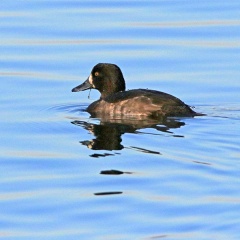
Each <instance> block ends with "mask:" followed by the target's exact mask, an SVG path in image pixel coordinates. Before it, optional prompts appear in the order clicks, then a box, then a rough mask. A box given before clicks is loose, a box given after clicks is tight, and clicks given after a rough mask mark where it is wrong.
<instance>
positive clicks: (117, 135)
mask: <svg viewBox="0 0 240 240" xmlns="http://www.w3.org/2000/svg"><path fill="white" fill-rule="evenodd" d="M72 124H74V125H77V126H81V127H83V128H85V129H86V130H88V131H89V132H91V133H92V134H93V135H94V136H95V138H94V139H92V140H85V141H81V142H80V143H81V144H82V145H85V146H87V147H88V148H90V149H93V150H121V149H123V148H124V146H123V145H122V138H121V136H122V135H123V134H124V133H138V131H137V130H139V129H143V128H154V129H156V130H157V131H161V132H167V133H172V132H171V131H170V129H171V128H179V127H181V126H184V125H185V123H184V122H182V121H179V120H177V119H173V118H164V119H161V120H155V119H141V120H138V119H101V122H100V124H94V123H90V122H86V121H79V120H75V121H73V122H72ZM173 136H174V135H173ZM177 137H182V136H179V135H177ZM130 148H131V149H135V150H137V151H141V152H147V153H152V154H160V152H155V151H151V150H147V149H143V148H138V147H130ZM109 155H111V154H109V153H106V154H93V155H91V156H92V157H106V156H109Z"/></svg>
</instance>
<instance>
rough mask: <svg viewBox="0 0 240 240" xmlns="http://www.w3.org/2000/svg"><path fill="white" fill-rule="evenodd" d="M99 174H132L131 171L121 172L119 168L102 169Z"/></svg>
mask: <svg viewBox="0 0 240 240" xmlns="http://www.w3.org/2000/svg"><path fill="white" fill-rule="evenodd" d="M100 174H105V175H121V174H132V172H122V171H119V170H113V169H112V170H103V171H101V172H100Z"/></svg>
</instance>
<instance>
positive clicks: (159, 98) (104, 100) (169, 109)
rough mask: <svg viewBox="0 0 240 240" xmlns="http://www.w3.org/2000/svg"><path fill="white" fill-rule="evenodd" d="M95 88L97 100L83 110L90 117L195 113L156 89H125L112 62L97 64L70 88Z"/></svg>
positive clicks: (119, 70) (75, 89)
mask: <svg viewBox="0 0 240 240" xmlns="http://www.w3.org/2000/svg"><path fill="white" fill-rule="evenodd" d="M90 88H95V89H97V90H98V91H99V92H100V93H101V97H100V99H99V100H97V101H95V102H93V103H92V104H90V105H89V106H88V108H87V111H88V112H89V113H90V114H91V115H92V116H94V117H101V116H102V117H103V116H118V117H123V116H127V117H139V116H142V117H153V118H159V117H168V116H172V117H193V116H197V115H201V114H198V113H196V112H194V111H193V110H192V109H191V108H190V107H189V106H188V105H186V104H185V103H184V102H182V101H181V100H180V99H178V98H176V97H174V96H172V95H170V94H167V93H164V92H160V91H156V90H148V89H135V90H128V91H125V81H124V78H123V74H122V72H121V69H120V68H119V67H118V66H117V65H115V64H109V63H99V64H97V65H96V66H95V67H94V68H93V69H92V72H91V74H90V76H89V77H88V79H87V80H86V81H85V82H84V83H82V84H81V85H79V86H77V87H75V88H73V89H72V91H73V92H78V91H84V90H87V89H90Z"/></svg>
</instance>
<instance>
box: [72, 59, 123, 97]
mask: <svg viewBox="0 0 240 240" xmlns="http://www.w3.org/2000/svg"><path fill="white" fill-rule="evenodd" d="M92 88H93V89H97V90H98V91H99V92H100V93H101V98H105V97H107V96H108V95H110V94H112V93H116V92H120V91H124V90H125V81H124V78H123V74H122V71H121V69H120V68H119V67H118V66H117V65H115V64H110V63H98V64H97V65H96V66H94V67H93V69H92V71H91V73H90V75H89V77H88V78H87V80H86V81H85V82H83V83H82V84H80V85H79V86H77V87H75V88H73V89H72V92H79V91H84V90H87V89H92Z"/></svg>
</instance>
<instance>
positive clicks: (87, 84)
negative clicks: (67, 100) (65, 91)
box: [72, 79, 92, 92]
mask: <svg viewBox="0 0 240 240" xmlns="http://www.w3.org/2000/svg"><path fill="white" fill-rule="evenodd" d="M90 88H92V85H91V83H90V82H89V79H87V80H86V81H85V82H84V83H82V84H80V85H79V86H77V87H75V88H73V89H72V92H80V91H84V90H87V89H90Z"/></svg>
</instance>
